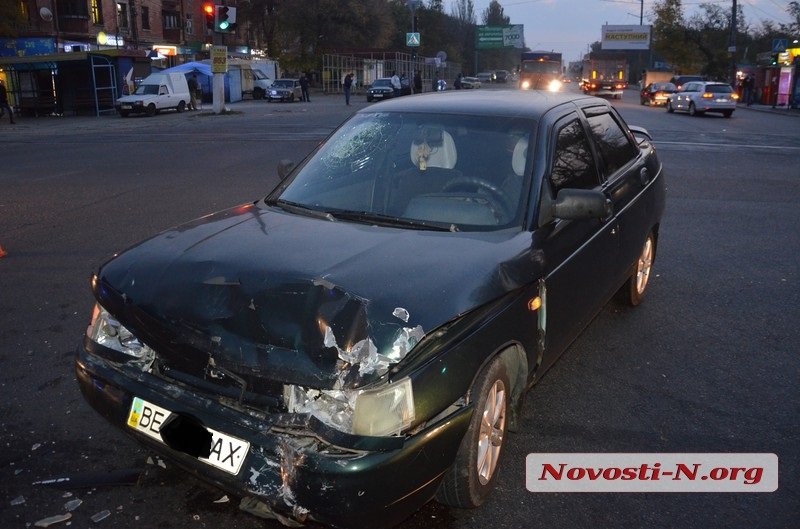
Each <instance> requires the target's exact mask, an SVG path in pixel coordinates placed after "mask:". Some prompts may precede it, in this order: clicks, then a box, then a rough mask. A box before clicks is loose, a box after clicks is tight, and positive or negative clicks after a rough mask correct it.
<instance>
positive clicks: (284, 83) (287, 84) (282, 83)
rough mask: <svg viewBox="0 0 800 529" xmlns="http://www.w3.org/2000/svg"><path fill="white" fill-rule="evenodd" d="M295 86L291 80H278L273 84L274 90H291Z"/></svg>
mask: <svg viewBox="0 0 800 529" xmlns="http://www.w3.org/2000/svg"><path fill="white" fill-rule="evenodd" d="M293 86H294V81H292V80H291V79H278V80H277V81H275V82H274V83H272V87H273V88H291V87H293Z"/></svg>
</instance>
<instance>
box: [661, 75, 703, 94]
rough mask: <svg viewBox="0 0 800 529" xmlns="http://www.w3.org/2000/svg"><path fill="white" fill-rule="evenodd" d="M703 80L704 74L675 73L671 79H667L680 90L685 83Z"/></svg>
mask: <svg viewBox="0 0 800 529" xmlns="http://www.w3.org/2000/svg"><path fill="white" fill-rule="evenodd" d="M705 80H706V78H705V76H704V75H675V76H673V77H672V79H670V80H669V82H670V83H672V84H674V85H675V87H676V88H677V89H678V90H680V89H682V88H683V85H685V84H686V83H691V82H692V81H705Z"/></svg>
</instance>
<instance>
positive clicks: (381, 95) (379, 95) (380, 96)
mask: <svg viewBox="0 0 800 529" xmlns="http://www.w3.org/2000/svg"><path fill="white" fill-rule="evenodd" d="M372 97H374V98H375V99H380V98H382V97H383V94H375V95H373V96H372Z"/></svg>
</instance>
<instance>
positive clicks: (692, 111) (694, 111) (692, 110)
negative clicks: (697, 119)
mask: <svg viewBox="0 0 800 529" xmlns="http://www.w3.org/2000/svg"><path fill="white" fill-rule="evenodd" d="M701 114H702V112H700V111H699V110H697V107H696V106H694V103H689V115H690V116H700V115H701Z"/></svg>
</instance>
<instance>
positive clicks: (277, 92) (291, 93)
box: [267, 79, 303, 103]
mask: <svg viewBox="0 0 800 529" xmlns="http://www.w3.org/2000/svg"><path fill="white" fill-rule="evenodd" d="M267 96H268V97H267V99H268V101H289V102H292V103H293V102H295V101H300V100H301V99H303V90H302V89H301V88H300V80H299V79H276V80H275V81H274V82H273V83H272V86H270V87H269V91H268V92H267Z"/></svg>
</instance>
